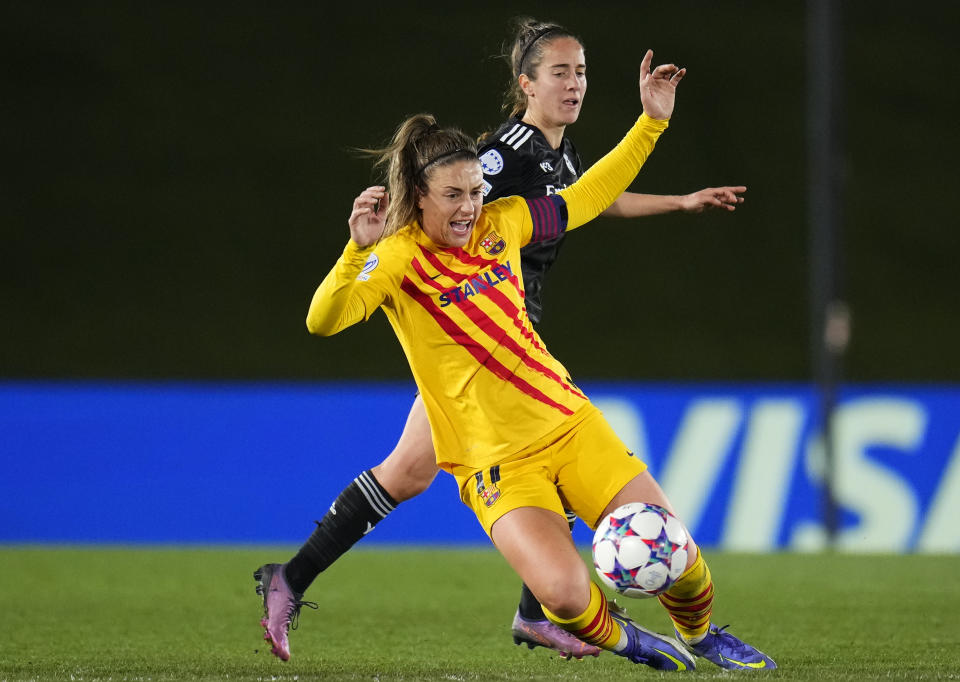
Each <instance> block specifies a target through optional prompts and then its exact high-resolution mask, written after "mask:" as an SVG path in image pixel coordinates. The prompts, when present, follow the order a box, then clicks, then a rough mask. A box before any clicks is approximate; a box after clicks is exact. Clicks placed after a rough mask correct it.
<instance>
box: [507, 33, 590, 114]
mask: <svg viewBox="0 0 960 682" xmlns="http://www.w3.org/2000/svg"><path fill="white" fill-rule="evenodd" d="M513 23H514V25H515V27H516V28H515V30H514V37H513V45H512V46H511V47H510V49H509V51H506V54H504V58H505V59H506V60H507V63H508V64H509V65H510V82H509V84H508V85H507V90H506V92H505V93H504V101H503V107H502V108H503V110H504V111H508V110H509V111H510V117H511V118H514V117H518V116H522V115H523V113H524V112H525V111H526V110H527V95H526V94H525V93H524V92H523V90H522V89H521V87H520V83H519V82H518V79H519V77H520V74H521V73H525V74H527V77H528V78H529V79H530V80H534V81H535V80H537V67H539V66H540V63H541V62H542V61H543V53H544V52H546V50H547V48H548V47H550V44H551V43H553V41H554V40H556V39H557V38H573V39H574V40H576V41H577V42H578V43H580V46H581V47H583V41H582V40H580V38H579V37H577V36H575V35H574V34H573V33H571V32H570V31H568V30H567V29H565V28H564V27H563V26H561V25H560V24H556V23H553V22H549V21H537V20H536V19H532V18H530V17H518V18H516V19H514V21H513Z"/></svg>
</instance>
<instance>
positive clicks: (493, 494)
mask: <svg viewBox="0 0 960 682" xmlns="http://www.w3.org/2000/svg"><path fill="white" fill-rule="evenodd" d="M473 478H474V480H476V483H477V495H479V496H480V499H481V500H483V503H484V504H485V505H487V506H488V507H492V506H493V505H494V504H496V502H497V500H499V499H500V488H498V487H497V481H499V480H500V466H499V465H498V466H495V467H492V468H491V469H490V481H489V483H488V484H484V482H483V472H482V471H478V472H477V473H475V474H474V475H473Z"/></svg>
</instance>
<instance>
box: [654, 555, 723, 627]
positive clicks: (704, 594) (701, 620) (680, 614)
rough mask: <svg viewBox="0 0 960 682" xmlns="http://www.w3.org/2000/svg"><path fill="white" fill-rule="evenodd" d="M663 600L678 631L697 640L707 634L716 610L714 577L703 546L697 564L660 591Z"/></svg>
mask: <svg viewBox="0 0 960 682" xmlns="http://www.w3.org/2000/svg"><path fill="white" fill-rule="evenodd" d="M660 603H661V604H663V607H664V608H665V609H666V610H667V612H668V613H669V614H670V618H671V619H672V620H673V624H674V625H675V626H676V628H677V632H679V633H680V635H681V636H682V637H683V638H684V639H685V640H686V641H687V642H690V643H691V644H696V643H697V642H699V641H700V640H701V639H703V636H704V635H705V634H707V630H709V629H710V614H711V613H712V611H713V580H712V579H711V578H710V569H709V568H707V562H706V561H704V560H703V557H702V556H701V555H700V548H699V547H698V548H697V560H696V561H694V562H693V566H691V567H690V568H688V569H687V570H686V571H685V572H684V573H683V575H681V576H680V577H679V578H678V579H677V582H675V583H674V584H673V585H671V586H670V589H669V590H667V591H666V592H664V593H663V594H661V595H660Z"/></svg>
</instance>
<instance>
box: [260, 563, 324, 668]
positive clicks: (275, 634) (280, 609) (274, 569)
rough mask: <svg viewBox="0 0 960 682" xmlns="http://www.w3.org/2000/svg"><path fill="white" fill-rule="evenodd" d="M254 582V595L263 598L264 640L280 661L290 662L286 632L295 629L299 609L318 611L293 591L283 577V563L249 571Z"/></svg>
mask: <svg viewBox="0 0 960 682" xmlns="http://www.w3.org/2000/svg"><path fill="white" fill-rule="evenodd" d="M253 578H254V580H257V581H258V582H259V584H258V585H257V594H259V595H262V596H263V618H262V619H261V620H260V625H262V626H263V629H264V633H263V638H264V640H266V641H268V642H270V644H271V646H272V649H271V652H272V653H273V655H274V656H276V657H277V658H279V659H280V660H281V661H289V660H290V640H289V639H288V638H287V633H288V631H289V630H291V629H292V630H296V629H297V622H298V619H299V616H300V607H301V606H307V607H310V608H311V609H316V608H318V607H317V605H316V604H315V603H314V602H312V601H303V600H302V599H301V598H302V597H303V595H302V594H297V593H296V592H294V591H293V590H292V589H291V588H290V585H288V584H287V580H286V578H284V576H283V564H264V565H263V566H261V567H260V568H258V569H257V570H256V571H254V572H253Z"/></svg>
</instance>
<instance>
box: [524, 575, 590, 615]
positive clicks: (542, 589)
mask: <svg viewBox="0 0 960 682" xmlns="http://www.w3.org/2000/svg"><path fill="white" fill-rule="evenodd" d="M538 589H539V591H538V592H537V593H536V596H537V599H538V600H539V601H540V603H541V604H542V605H543V606H544V607H545V608H546V609H547V610H548V611H549V612H550V613H552V614H553V615H555V616H557V617H559V618H563V619H565V620H569V619H571V618H576V617H577V616H579V615H580V614H582V613H583V612H584V611H586V609H587V606H589V604H590V580H589V577H588V576H587V575H586V574H585V573H581V572H579V571H578V572H577V573H576V574H575V575H571V574H569V573H567V574H561V575H557V576H555V577H552V578H551V579H549V580H546V581H544V583H543V584H542V585H540V586H539V588H538Z"/></svg>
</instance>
